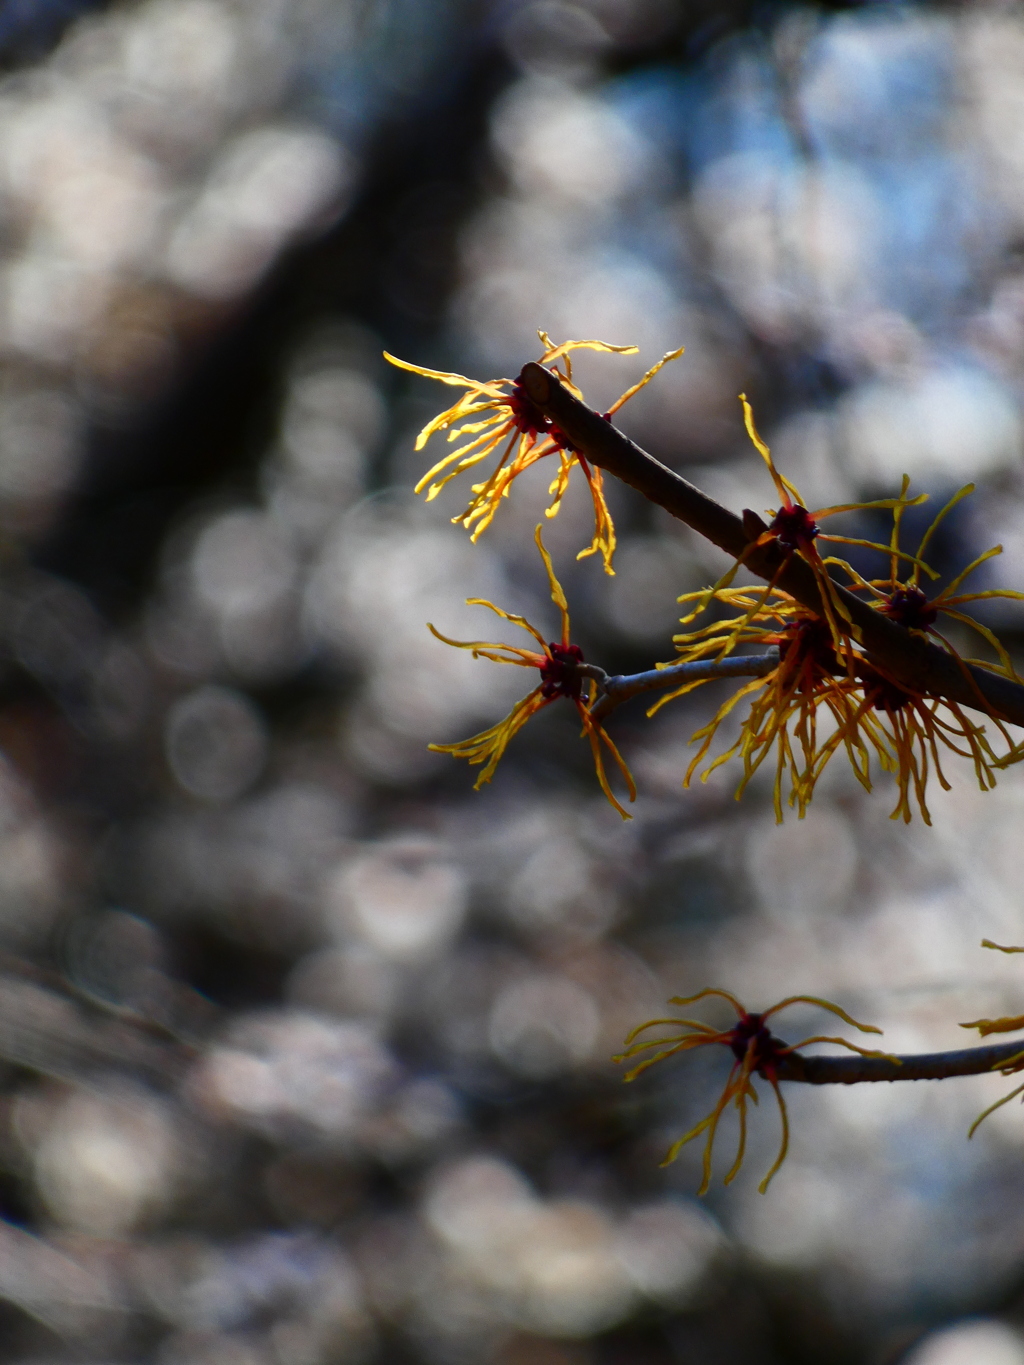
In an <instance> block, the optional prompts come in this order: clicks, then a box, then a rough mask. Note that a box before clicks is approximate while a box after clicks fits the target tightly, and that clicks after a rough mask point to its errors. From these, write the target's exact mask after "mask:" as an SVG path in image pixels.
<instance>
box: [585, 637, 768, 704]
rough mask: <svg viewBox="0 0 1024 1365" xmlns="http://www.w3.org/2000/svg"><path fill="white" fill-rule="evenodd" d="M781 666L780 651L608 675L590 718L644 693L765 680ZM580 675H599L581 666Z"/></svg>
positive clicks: (590, 666)
mask: <svg viewBox="0 0 1024 1365" xmlns="http://www.w3.org/2000/svg"><path fill="white" fill-rule="evenodd" d="M778 666H779V651H778V649H776V648H773V649H769V650H767V651H766V652H765V653H764V654H738V655H736V656H734V657H732V658H728V659H696V660H694V661H693V662H692V663H686V664H672V665H670V666H669V667H668V668H651V669H648V670H647V672H645V673H616V674H615V675H614V677H609V676H608V675H607V674H605V676H604V678H603V679H601V678H597V679H596V681H597V684H598V687H599V689H600V691H601V694H602V695H600V696H599V697H598V699H597V701H596V702H595V703H594V705H593V706H592V707H591V710H590V714H591V715H592V716H593V718H594V719H595V720H604V718H605V716H607V715H609V714H610V712H612V711H614V710H615V708H616V707H617V706H621V705H622V703H623V702H624V701H629V699H630V697H635V696H638V695H639V694H640V693H641V692H660V691H663V690H664V689H666V688H669V687H681V686H682V685H683V684H684V683H688V682H703V681H705V680H706V681H712V680H713V679H715V678H761V677H764V675H765V674H766V673H770V672H771V671H772V669H773V668H778ZM579 671H580V672H581V673H584V672H586V673H587V674H588V676H590V677H595V675H596V672H597V671H601V672H603V670H594V669H593V666H592V665H587V664H583V665H580V667H579Z"/></svg>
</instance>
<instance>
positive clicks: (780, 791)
mask: <svg viewBox="0 0 1024 1365" xmlns="http://www.w3.org/2000/svg"><path fill="white" fill-rule="evenodd" d="M742 402H743V409H744V418H745V421H746V425H747V431H748V433H749V435H750V437H751V440H752V441H753V443H754V445H755V446H756V448H757V449H758V451H759V452H760V454H761V456H762V458H763V459H764V461H765V463H766V464H767V466H768V469H769V471H770V473H771V476H772V479H773V480H774V482H775V484H776V488H777V489H778V491H779V493H780V496H781V497H782V498H783V508H782V509H781V511H786V512H789V513H797V514H799V513H802V512H803V511H804V509H803V505H802V503H801V501H800V495H799V491H798V490H797V489H796V487H795V486H794V485H793V484H792V483H790V482H789V480H788V479H785V478H783V476H782V475H781V474H779V473H778V471H777V470H776V468H775V465H774V462H773V460H772V456H771V451H770V450H769V448H768V446H767V445H766V444H765V443H764V441H762V440H761V438H760V436H759V435H758V433H757V430H756V427H755V426H754V421H753V414H752V412H751V409H750V405H749V403H748V402H747V401H746V398H742ZM909 484H910V480H909V479H908V478H907V477H906V476H904V479H903V485H902V488H901V490H900V494H899V496H898V497H896V498H886V499H879V500H876V501H873V502H866V503H847V504H843V505H841V506H836V507H830V508H823V509H819V510H817V511H814V512H810V513H806V516H807V518H809V519H810V522H811V524H812V526H813V527H814V534H813V537H812V538H811V539H810V540H808V541H802V540H799V539H798V538H797V537H794V538H793V539H794V544H793V545H792V547H789V548H791V552H792V553H797V554H799V555H800V556H801V557H802V558H804V559H806V560H807V562H808V563H810V564H811V565H812V567H813V568H814V570H815V573H816V576H817V577H818V579H819V583H822V584H824V585H827V586H823V588H822V593H821V598H822V607H823V611H822V616H820V617H819V616H816V615H815V613H813V612H811V611H809V610H808V609H807V608H806V607H804V606H802V605H801V604H800V603H798V602H797V601H795V599H793V598H792V597H790V596H789V595H788V594H787V593H785V592H782V591H781V590H780V589H779V588H777V587H776V586H775V583H774V581H773V582H769V583H768V584H766V585H763V586H757V587H744V588H733V587H730V586H729V585H730V584H731V582H732V580H733V578H734V576H735V574H736V571H737V570H738V568H739V567H740V565H741V563H742V559H741V560H739V561H737V563H736V564H734V565H733V567H732V568H731V569H730V571H729V572H728V573H727V574H726V575H725V577H724V578H723V579H722V580H720V581H719V583H717V584H716V585H715V586H714V587H712V588H707V589H703V590H701V591H700V592H695V593H687V594H684V596H682V597H680V598H679V601H680V603H682V604H684V605H686V606H687V607H688V611H687V613H686V615H684V616H683V618H682V622H681V624H683V625H691V624H692V623H693V622H694V621H695V620H696V618H697V617H699V616H700V615H701V614H702V613H704V612H705V611H706V610H708V609H709V608H710V607H712V606H715V607H716V609H717V610H721V609H725V611H726V612H732V613H736V614H733V615H726V616H724V617H719V618H718V619H715V620H713V621H712V622H711V623H710V624H708V625H704V626H701V627H698V628H697V629H694V630H691V631H687V632H684V633H682V634H679V635H676V636H675V637H674V640H673V642H674V643H675V645H676V646H677V649H678V651H679V656H680V657H679V658H678V659H676V660H674V661H673V662H674V663H679V662H691V661H696V660H700V659H721V658H724V657H725V656H726V655H728V654H731V653H732V652H733V651H735V650H736V649H737V648H739V647H750V646H762V647H764V646H768V647H772V646H774V647H777V648H778V649H779V654H780V657H779V663H778V666H777V667H776V668H775V669H774V670H772V671H771V672H769V673H767V674H765V675H763V676H761V677H758V678H754V679H752V680H751V681H750V682H747V683H745V684H744V685H743V686H742V687H741V688H740V689H739V690H738V691H737V692H735V693H734V694H733V695H732V696H730V697H729V698H728V699H727V700H726V701H725V702H724V703H723V704H722V705H721V706H720V707H719V709H718V711H717V712H716V713H715V715H714V716H713V717H712V719H711V720H710V721H709V722H708V724H707V725H705V726H703V727H702V728H701V729H700V730H698V731H697V732H696V734H695V735H694V737H693V738H694V742H699V744H700V748H699V749H698V752H697V754H696V757H695V758H694V759H693V762H692V763H691V764H690V767H689V770H688V772H687V774H686V777H685V779H684V786H688V785H689V783H690V781H691V780H692V778H693V776H694V773H695V772H696V771H697V769H698V768H699V767H700V764H701V763H702V762H703V760H704V758H705V757H706V755H707V753H708V750H709V749H710V747H711V744H712V742H713V741H714V738H715V736H716V734H717V732H718V730H719V727H720V726H721V725H722V724H723V722H724V721H726V718H727V717H728V716H729V715H730V714H731V713H732V712H733V711H734V710H735V708H736V707H737V706H738V705H739V703H740V702H742V701H744V700H745V699H747V698H750V699H751V706H750V711H749V713H748V714H747V716H746V717H745V719H744V720H743V722H742V724H741V727H740V732H739V736H738V738H736V739H735V740H734V742H733V743H732V744H731V745H730V746H729V747H728V748H727V749H726V750H725V751H724V752H723V753H721V754H720V755H718V757H716V758H715V759H714V760H713V761H712V762H711V763H710V765H709V766H708V767H707V768H706V769H705V770H704V771H703V772H702V773H701V778H702V780H704V781H706V780H707V778H708V777H709V776H710V774H711V773H712V772H714V771H715V769H716V768H718V767H720V766H721V765H722V764H723V763H726V762H728V761H729V759H731V758H733V757H734V756H737V755H738V756H739V758H740V760H741V762H742V765H743V776H742V778H741V780H740V783H739V787H738V789H737V792H736V796H737V799H738V798H739V797H740V796H742V794H743V792H744V790H745V789H746V787H747V785H748V783H749V782H750V780H751V778H752V777H753V776H754V774H755V772H757V771H758V769H759V768H760V767H761V765H762V764H763V763H764V762H765V760H766V759H767V758H768V757H769V755H770V754H772V753H773V752H774V755H775V781H774V788H773V794H774V805H775V815H776V819H777V820H779V821H780V822H781V820H782V818H783V804H784V797H785V796H786V793H785V786H786V781H787V778H788V784H789V789H788V803H789V805H790V806H791V807H794V808H795V809H796V810H797V812H798V814H799V815H800V816H801V817H802V816H803V815H804V814H805V813H806V810H807V806H808V804H809V802H810V800H811V797H812V795H813V792H814V787H815V783H816V782H817V780H818V778H819V777H820V776H821V773H822V771H823V769H824V767H825V765H826V764H827V763H828V761H829V760H830V759H831V758H832V756H833V755H834V754H836V753H839V752H843V753H845V754H846V756H847V758H848V760H849V762H850V765H851V767H852V769H853V771H854V774H855V775H856V777H857V780H858V781H859V782H860V783H861V785H862V786H863V787H864V788H865V789H866V790H868V791H870V790H871V785H872V779H871V771H872V758H873V759H874V760H875V761H876V762H877V764H878V767H879V768H880V769H881V770H882V771H883V772H887V773H890V774H892V775H893V777H894V778H895V780H896V784H897V789H898V793H899V795H898V800H897V802H896V806H895V807H894V809H893V811H892V818H893V819H902V820H904V821H906V822H909V821H910V820H911V818H912V813H913V805H914V804H916V805H917V808H918V809H919V811H920V813H921V817H922V819H923V820H924V821H925V823H926V824H930V823H931V817H930V815H929V811H928V806H927V802H926V789H927V785H928V780H929V777H930V775H931V774H932V773H934V775H935V778H936V780H937V781H938V782H939V784H940V786H942V787H943V788H944V789H946V790H949V787H950V784H949V781H948V780H947V778H946V776H945V773H944V772H943V769H942V761H941V757H940V754H941V752H943V751H944V752H946V753H952V754H954V755H956V756H958V757H961V758H967V759H969V760H970V761H971V763H972V765H973V767H974V772H975V776H976V778H977V781H978V785H979V787H980V788H981V790H982V791H987V790H990V789H991V788H992V787H994V786H995V785H996V772H997V770H998V769H1000V768H1003V767H1005V766H1006V765H1007V764H1009V763H1013V762H1016V761H1017V760H1018V759H1020V758H1021V757H1024V748H1022V747H1020V746H1017V745H1015V744H1014V742H1013V740H1012V738H1011V737H1010V735H1009V734H1008V732H1007V730H1006V728H1005V726H1004V725H1003V723H1002V722H1001V721H1000V720H999V718H998V717H995V716H992V715H991V712H990V708H989V707H988V705H987V703H986V702H985V700H984V697H983V696H982V695H981V693H980V692H979V693H978V702H979V709H980V710H982V711H984V712H987V713H988V715H987V721H988V722H990V723H991V725H992V726H993V727H994V728H995V729H996V730H997V731H998V732H999V735H1000V736H1001V738H1002V740H1003V741H1004V742H1005V745H1006V749H1005V752H1003V753H1001V754H997V753H996V752H995V750H994V749H993V747H992V743H991V742H990V740H989V737H988V732H987V725H986V724H984V723H979V722H976V721H974V720H972V719H970V717H969V716H968V715H967V714H966V713H965V711H964V709H963V708H962V707H961V706H960V705H958V704H957V703H956V702H953V701H949V700H945V699H942V698H939V697H931V696H927V695H925V694H923V693H920V692H914V691H911V690H909V689H907V688H906V687H904V686H901V685H900V684H899V683H898V682H897V681H896V679H894V678H891V677H889V676H887V675H886V674H885V672H884V670H883V669H882V668H880V666H879V665H878V664H877V663H875V662H874V661H872V660H869V659H868V658H867V657H866V656H865V655H864V653H863V651H862V650H860V648H859V647H858V646H857V644H856V642H855V640H854V639H853V635H852V629H851V627H850V623H849V613H848V611H847V609H846V607H845V606H844V604H843V602H842V599H841V598H840V597H839V596H838V594H837V593H836V582H835V580H834V579H833V577H832V576H831V575H830V572H829V571H830V569H831V570H832V571H833V572H838V573H840V574H843V575H845V576H846V578H847V579H848V585H847V586H848V587H849V589H850V590H852V591H854V592H858V593H859V592H866V593H867V594H869V605H871V606H872V607H873V608H875V609H876V610H878V611H880V612H882V613H883V614H885V615H888V616H889V617H890V618H891V619H894V620H896V621H897V622H899V623H900V624H902V625H904V626H905V627H906V628H907V629H909V630H911V631H914V632H915V633H919V634H924V635H928V636H933V637H934V638H936V639H937V640H938V641H939V643H940V644H941V645H942V647H943V648H945V649H946V650H947V651H948V652H949V653H950V654H951V655H952V656H953V658H954V659H955V660H956V661H957V662H958V664H959V665H960V667H961V668H962V669H963V671H964V675H965V677H967V678H968V680H971V674H970V671H969V669H968V667H967V665H968V664H973V665H977V666H980V667H984V668H987V669H989V670H991V671H993V672H996V673H1000V674H1002V675H1004V676H1007V677H1011V678H1014V679H1015V680H1017V674H1016V673H1015V671H1014V669H1013V666H1012V664H1011V662H1010V659H1009V656H1008V655H1007V653H1006V650H1005V649H1004V648H1003V646H1002V644H1001V643H1000V641H999V640H998V639H997V637H996V636H995V635H994V634H993V632H992V631H991V630H989V628H988V627H987V626H985V625H983V624H982V623H980V622H978V621H974V620H973V619H972V618H971V617H969V616H967V615H965V614H964V613H963V612H961V611H960V610H959V608H960V607H961V606H962V605H963V604H964V603H966V602H971V601H977V600H980V599H987V598H994V597H1004V598H1015V599H1022V598H1024V594H1022V593H1018V592H1011V591H1008V590H1004V589H991V590H986V591H981V592H962V591H960V589H961V587H962V585H963V583H964V580H965V579H966V578H967V577H968V575H969V574H971V573H972V572H973V571H974V570H975V569H977V568H978V567H979V566H980V565H982V564H984V563H986V562H987V561H988V560H990V559H991V558H992V557H993V556H995V555H998V554H999V553H1000V552H1001V548H1002V547H1001V546H998V545H997V546H994V547H993V548H992V549H991V550H987V551H986V552H985V553H984V554H982V555H979V556H978V557H977V558H976V559H975V560H973V561H972V562H971V563H970V564H968V565H967V567H966V568H965V569H964V570H963V571H962V572H960V573H958V574H957V575H956V577H955V578H954V579H953V580H952V581H951V582H950V583H949V584H947V585H946V587H945V588H943V589H942V591H941V592H939V593H938V594H937V595H936V596H935V597H934V598H930V599H929V598H928V597H927V596H926V595H925V593H924V592H923V591H922V589H921V587H920V582H921V576H922V575H924V576H926V577H927V578H930V579H935V578H937V577H938V575H937V574H936V572H935V570H934V569H932V568H931V567H930V565H928V563H927V562H926V561H925V559H924V554H925V552H926V550H927V549H928V545H929V543H930V542H931V540H932V538H933V536H934V534H935V532H936V530H937V529H938V527H939V526H940V525H941V523H942V522H943V520H944V519H945V518H946V517H947V516H948V515H949V513H950V512H951V511H952V509H953V508H954V507H955V506H956V505H957V503H958V502H960V501H961V499H962V498H964V497H965V496H967V495H968V494H969V493H971V492H973V488H974V486H973V484H967V485H966V486H965V487H964V488H962V489H960V490H959V492H957V493H956V494H955V495H954V496H953V497H952V498H951V499H950V500H949V501H948V502H947V503H946V504H945V506H944V507H943V508H942V509H941V510H940V512H939V513H938V515H937V516H936V517H935V518H934V520H933V521H932V523H931V525H930V526H929V527H928V529H927V530H926V531H925V533H924V535H923V537H922V539H921V542H920V544H919V545H918V547H917V550H916V552H915V553H913V554H910V553H909V552H907V551H905V550H903V549H902V548H901V546H900V530H901V523H902V519H903V515H904V513H905V511H906V509H907V508H908V507H913V506H917V505H919V504H920V503H921V502H923V501H924V500H925V496H926V495H924V494H922V495H919V496H917V497H913V498H912V497H910V496H909V493H908V490H909ZM868 509H886V510H890V511H891V512H892V516H893V525H892V532H891V535H890V537H889V541H888V543H887V544H882V543H880V542H877V541H869V540H865V539H862V538H860V537H853V536H838V535H835V536H833V535H828V536H826V535H824V534H822V533H821V532H820V531H818V529H817V526H816V523H817V522H818V521H819V520H820V519H822V518H823V517H826V516H832V515H834V514H836V513H839V512H849V511H864V510H868ZM780 514H781V512H780V513H776V514H775V516H774V518H773V524H774V523H775V521H777V520H778V518H779V516H780ZM769 515H771V514H769ZM795 520H796V524H797V525H799V524H800V521H801V518H800V517H799V516H797V517H796V518H795ZM784 524H785V523H784ZM774 534H775V533H774V532H772V531H771V530H769V531H766V532H765V533H764V534H763V535H762V536H761V537H759V538H758V539H757V540H755V541H754V542H752V544H755V545H757V544H763V543H765V542H766V541H767V540H768V539H771V538H772V536H773V535H774ZM816 540H829V541H833V542H838V543H843V544H849V545H859V546H862V547H865V548H868V549H873V550H877V551H880V552H882V553H884V554H885V555H886V556H887V558H888V560H889V573H888V575H887V576H886V577H883V578H877V579H865V578H864V577H862V576H861V575H860V574H859V573H858V572H857V570H856V569H854V568H853V566H852V565H850V564H849V563H847V561H846V560H844V559H840V558H837V557H835V556H831V555H830V556H826V557H821V556H820V555H819V554H818V551H817V549H816V547H815V543H814V542H815V541H816ZM784 562H785V561H784ZM903 566H907V572H906V576H905V577H902V578H901V577H900V573H901V569H902V568H903ZM940 614H945V615H947V616H949V617H950V618H952V619H954V620H956V621H958V622H960V623H962V624H965V625H967V626H970V627H972V628H973V629H974V630H975V631H976V632H977V633H978V634H979V635H981V636H982V638H983V639H984V640H985V641H986V642H987V643H988V644H989V645H990V646H991V647H992V648H993V649H994V650H995V652H996V655H997V657H998V660H999V662H998V663H992V662H990V661H988V660H984V659H973V658H971V659H964V658H962V657H961V655H960V654H959V653H958V652H957V650H956V649H955V647H954V646H953V645H952V644H951V643H950V641H949V640H948V639H946V637H945V636H944V635H943V634H942V633H941V632H940V631H939V630H937V629H936V626H935V620H936V619H937V618H938V617H939V615H940ZM705 681H708V680H707V679H698V680H695V681H691V682H687V683H685V684H684V685H682V686H681V687H679V688H677V689H675V690H674V691H670V692H668V693H666V695H665V696H663V697H662V698H661V699H660V700H659V701H658V702H657V703H656V704H655V705H654V706H653V707H652V708H651V710H650V712H649V713H648V714H653V713H654V712H655V711H657V710H658V708H659V707H660V706H663V705H664V704H665V703H666V702H669V701H672V700H673V699H674V698H676V697H679V696H682V695H683V694H684V693H687V692H691V691H693V690H694V688H696V687H700V686H702V685H703V683H704V682H705ZM973 685H974V684H973V682H972V686H973ZM819 714H820V716H821V719H822V723H819Z"/></svg>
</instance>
